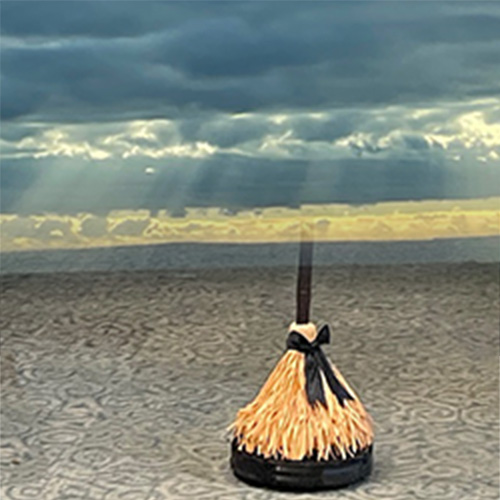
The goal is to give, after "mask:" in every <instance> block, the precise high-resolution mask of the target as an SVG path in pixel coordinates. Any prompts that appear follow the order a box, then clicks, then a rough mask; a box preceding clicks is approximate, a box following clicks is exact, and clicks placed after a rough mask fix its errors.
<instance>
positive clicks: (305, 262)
mask: <svg viewBox="0 0 500 500" xmlns="http://www.w3.org/2000/svg"><path fill="white" fill-rule="evenodd" d="M312 257H313V240H312V234H311V231H306V230H304V229H303V230H302V236H301V241H300V249H299V274H298V279H297V317H296V323H297V324H299V325H300V324H304V323H309V311H310V306H311V281H312Z"/></svg>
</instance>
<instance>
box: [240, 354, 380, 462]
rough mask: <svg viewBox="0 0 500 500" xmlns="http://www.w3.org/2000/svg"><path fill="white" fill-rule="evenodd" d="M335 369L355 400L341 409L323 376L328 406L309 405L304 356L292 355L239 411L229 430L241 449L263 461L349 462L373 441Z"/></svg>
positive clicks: (367, 424)
mask: <svg viewBox="0 0 500 500" xmlns="http://www.w3.org/2000/svg"><path fill="white" fill-rule="evenodd" d="M332 369H333V371H334V373H335V375H336V377H337V378H338V380H339V381H340V382H341V384H342V385H343V386H344V387H345V388H346V389H347V390H348V391H349V393H350V394H351V395H352V396H353V397H354V399H353V400H344V406H343V407H342V406H341V405H340V404H339V402H338V400H337V398H336V396H335V395H334V394H333V393H332V392H331V390H330V387H329V386H328V384H327V383H326V380H325V379H324V377H323V388H324V392H325V396H326V401H327V407H326V408H325V407H324V406H323V405H321V404H320V403H319V402H317V403H316V404H315V405H314V406H311V405H310V404H309V402H308V400H307V394H306V391H305V374H304V355H303V354H301V353H300V352H298V351H294V350H289V351H287V352H286V353H285V354H284V356H283V357H282V358H281V360H280V361H279V363H278V364H277V366H276V367H275V369H274V370H273V372H272V373H271V375H270V376H269V378H268V379H267V381H266V383H265V384H264V386H263V387H262V389H261V391H260V393H259V394H258V395H257V397H256V398H255V399H254V400H253V401H252V402H251V403H250V404H249V405H247V406H246V407H245V408H243V409H241V410H240V411H239V412H238V415H237V418H236V421H235V422H234V424H233V425H232V426H231V429H232V431H233V433H234V437H235V438H236V440H237V443H238V446H239V449H244V450H245V451H247V452H248V453H254V452H255V453H257V454H259V455H261V456H263V457H265V458H271V457H273V458H285V459H290V460H301V459H303V458H310V457H315V458H316V459H318V460H322V459H332V458H338V459H346V458H347V457H350V456H355V455H356V454H357V453H359V452H360V451H361V450H363V449H366V448H367V447H368V446H370V445H371V444H372V442H373V429H372V422H371V418H370V416H369V415H368V413H367V412H366V410H365V408H364V407H363V405H362V403H361V402H360V401H359V399H358V397H357V396H356V394H355V393H354V392H353V390H352V389H351V388H350V387H349V385H348V384H347V382H346V381H345V379H344V378H343V377H342V375H341V374H340V372H339V371H338V370H337V369H336V368H335V366H333V365H332Z"/></svg>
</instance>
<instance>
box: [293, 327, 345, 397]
mask: <svg viewBox="0 0 500 500" xmlns="http://www.w3.org/2000/svg"><path fill="white" fill-rule="evenodd" d="M329 343H330V329H329V328H328V325H325V326H323V328H322V329H321V330H320V331H319V333H318V335H317V336H316V338H315V339H314V341H313V342H309V340H307V339H306V338H305V337H304V336H303V335H302V334H301V333H299V332H296V331H292V332H290V334H289V335H288V339H287V341H286V347H287V349H294V350H295V351H299V352H301V353H303V354H304V355H305V358H306V359H305V375H306V392H307V399H308V401H309V403H310V404H311V405H312V406H314V404H315V403H316V401H319V402H320V403H321V404H322V405H323V406H325V407H326V406H327V404H326V398H325V391H324V389H323V384H322V381H321V372H323V374H324V376H325V378H326V381H327V382H328V385H329V387H330V389H331V390H332V393H333V394H335V396H336V397H337V400H338V402H339V404H340V405H341V406H342V407H343V406H344V400H346V399H354V398H353V396H351V395H350V394H349V393H348V392H347V390H346V389H345V388H344V387H343V386H342V384H341V383H340V382H339V380H338V378H337V377H336V376H335V374H334V373H333V370H332V367H331V365H330V363H329V361H328V359H327V357H326V356H325V353H324V352H323V351H322V349H321V345H322V344H329Z"/></svg>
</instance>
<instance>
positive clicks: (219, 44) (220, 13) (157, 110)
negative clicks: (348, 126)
mask: <svg viewBox="0 0 500 500" xmlns="http://www.w3.org/2000/svg"><path fill="white" fill-rule="evenodd" d="M1 9H2V21H1V26H2V33H3V35H4V38H5V40H4V43H3V44H2V45H3V50H2V74H3V83H2V87H3V88H2V92H3V98H2V116H3V119H4V120H7V119H14V118H17V119H20V118H22V117H28V116H35V117H36V118H37V119H41V120H49V121H85V120H96V119H98V120H117V119H131V118H151V117H159V116H165V115H168V116H174V117H175V116H177V117H178V116H180V115H182V116H184V114H185V113H192V114H196V113H197V112H199V111H200V110H214V111H227V112H243V111H259V110H269V109H272V110H289V109H296V108H307V109H309V108H310V109H313V108H315V109H321V108H323V107H327V106H330V107H345V106H353V105H355V106H356V105H364V106H373V105H379V104H387V103H404V102H410V101H411V102H421V101H429V100H433V99H439V98H446V99H450V100H453V99H461V98H464V97H467V96H472V95H474V96H483V95H489V96H491V95H498V92H499V89H500V83H498V82H500V67H499V65H498V64H496V63H495V61H496V58H495V54H498V53H499V52H500V45H499V40H500V6H498V5H496V4H493V3H490V4H489V5H487V6H485V5H482V6H479V7H478V6H476V5H473V4H472V3H471V4H470V5H468V4H467V5H459V6H458V5H455V4H452V3H444V2H443V3H436V2H432V3H431V2H420V3H417V2H412V3H406V2H405V4H404V5H397V4H395V3H394V2H384V3H380V2H379V3H377V5H374V4H373V3H370V2H368V3H365V2H352V3H349V2H317V3H315V4H313V5H312V4H311V3H307V4H306V3H301V2H291V3H284V2H235V3H233V4H229V3H227V2H196V3H193V2H187V3H181V2H147V3H144V2H141V3H137V2H50V1H49V2H29V3H27V2H11V1H6V2H3V3H2V5H1Z"/></svg>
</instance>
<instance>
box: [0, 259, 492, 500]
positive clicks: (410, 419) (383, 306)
mask: <svg viewBox="0 0 500 500" xmlns="http://www.w3.org/2000/svg"><path fill="white" fill-rule="evenodd" d="M498 272H499V266H498V264H478V263H468V264H467V263H466V264H425V265H423V264H412V265H393V266H383V265H379V266H363V265H355V266H351V265H337V266H322V267H321V266H320V267H317V268H316V269H315V279H314V295H313V316H314V318H315V320H316V321H318V322H319V323H323V322H328V323H329V324H330V325H331V328H332V332H333V338H332V344H331V345H329V346H327V347H326V348H325V351H326V352H327V354H328V355H329V356H330V357H331V359H332V360H333V361H334V363H335V364H336V365H337V366H338V367H339V369H340V370H341V371H342V373H343V374H344V376H346V377H347V379H348V380H349V381H350V383H351V384H352V385H353V386H354V388H355V389H356V390H357V392H358V393H359V394H360V395H361V397H362V399H363V401H364V403H365V404H366V406H367V408H368V410H369V411H370V412H371V414H372V415H373V418H374V420H375V428H376V445H375V469H374V472H373V475H372V477H371V479H370V480H369V481H368V482H366V483H363V484H360V485H359V486H357V487H353V488H350V489H348V490H344V491H339V492H337V493H335V498H338V499H350V500H355V499H356V500H357V499H366V500H368V499H370V500H373V499H384V500H387V499H401V500H406V499H409V498H415V499H422V500H424V499H425V500H446V499H449V500H459V499H463V500H475V499H477V500H479V499H492V500H493V499H496V498H498V487H499V484H498V467H499V461H498V460H499V459H498V457H499V440H498V436H499V427H498V420H499V400H498V397H499V392H498V390H499V385H498V374H499V370H498V368H499V366H498V342H499V340H498V336H499V332H498V317H499V303H498V297H499V283H498ZM1 282H2V311H3V314H2V318H1V322H2V324H1V332H2V337H1V342H2V351H1V352H2V365H1V366H2V395H1V396H2V407H1V412H2V419H1V431H2V457H1V458H2V463H1V474H2V476H1V479H2V487H1V488H2V498H5V499H6V500H7V499H9V500H10V499H12V500H13V499H16V500H21V499H22V500H28V499H36V500H56V499H62V498H66V499H69V498H72V499H76V498H78V499H87V500H91V499H92V500H96V499H99V500H101V499H102V500H112V499H133V500H166V499H184V498H190V499H191V498H205V499H214V500H215V499H217V500H218V499H228V500H229V499H237V498H238V499H239V498H241V499H248V500H250V499H252V500H257V499H259V500H260V499H262V500H263V499H284V498H289V497H288V496H286V495H284V494H279V493H273V492H269V491H265V490H259V489H252V488H250V487H247V486H245V485H243V484H241V483H239V482H238V481H237V480H236V479H235V478H234V477H233V476H232V474H231V472H230V469H229V462H228V458H229V442H228V436H227V434H226V431H225V429H226V427H227V426H228V425H229V424H230V423H231V421H232V419H233V417H234V415H235V413H236V411H237V410H238V409H239V408H240V407H241V406H242V405H244V404H245V403H246V402H248V401H249V400H250V399H252V398H253V396H254V395H255V394H256V391H257V390H258V389H259V387H260V386H261V384H262V383H263V381H264V380H265V378H266V377H267V375H268V373H269V371H270V370H271V369H272V367H273V366H274V364H275V363H276V362H277V360H278V359H279V357H280V355H281V353H282V352H283V349H284V346H285V340H286V329H287V325H288V324H289V322H290V321H291V320H292V319H293V308H294V286H295V270H294V269H293V268H291V267H290V268H287V267H284V268H272V267H256V268H253V269H244V268H241V269H230V270H222V269H208V270H207V269H185V270H182V269H178V270H175V269H171V270H161V271H160V270H156V271H136V272H88V273H78V272H74V273H52V274H23V275H16V274H12V275H4V276H2V278H1ZM331 497H332V494H331V493H323V494H317V495H314V496H313V495H302V496H298V497H297V498H301V499H306V498H307V499H312V498H331Z"/></svg>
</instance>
